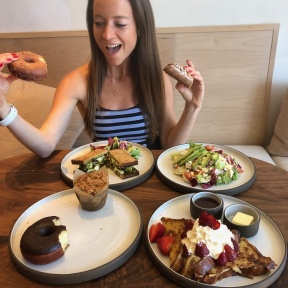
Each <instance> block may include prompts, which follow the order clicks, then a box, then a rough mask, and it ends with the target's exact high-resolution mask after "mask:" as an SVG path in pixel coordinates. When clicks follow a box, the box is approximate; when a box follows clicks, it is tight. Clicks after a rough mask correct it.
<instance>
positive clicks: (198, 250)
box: [195, 242, 210, 258]
mask: <svg viewBox="0 0 288 288" xmlns="http://www.w3.org/2000/svg"><path fill="white" fill-rule="evenodd" d="M209 253H210V251H209V249H208V248H207V246H206V244H205V243H203V242H199V243H197V244H196V247H195V255H196V256H198V257H201V258H203V257H205V256H208V255H209Z"/></svg>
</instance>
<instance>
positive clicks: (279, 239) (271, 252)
mask: <svg viewBox="0 0 288 288" xmlns="http://www.w3.org/2000/svg"><path fill="white" fill-rule="evenodd" d="M191 196H192V194H185V195H182V196H179V197H176V198H173V199H171V200H169V201H167V202H165V203H164V204H162V205H161V206H160V207H159V208H158V209H157V210H156V211H155V212H154V213H153V214H152V216H151V218H150V220H149V221H148V224H147V230H146V232H145V240H146V245H147V250H148V253H149V256H150V257H151V260H152V262H153V263H154V265H155V266H156V267H157V268H158V269H159V270H160V271H161V272H162V274H164V275H165V276H166V277H167V278H169V279H170V280H172V281H173V282H175V283H177V284H178V285H180V286H182V287H195V288H207V287H218V288H223V287H231V288H232V287H241V288H264V287H269V286H270V285H271V284H272V283H274V282H275V281H276V280H277V279H278V278H279V276H280V275H281V273H282V272H283V270H284V268H285V265H286V261H287V247H286V244H285V239H284V236H283V234H282V232H281V230H280V229H279V227H278V226H277V224H276V223H275V222H274V221H273V220H272V219H271V218H270V217H269V216H268V215H267V214H266V213H264V212H263V211H262V210H260V209H258V208H257V207H255V206H253V205H251V204H249V203H247V202H246V201H243V200H240V199H237V198H235V197H231V196H227V195H220V196H221V197H222V199H223V201H224V209H225V207H227V206H229V205H231V204H235V203H242V204H246V205H248V206H251V207H253V208H254V209H256V210H257V211H258V212H259V214H260V217H261V222H260V227H259V231H258V233H257V234H256V235H255V236H253V237H250V238H248V241H249V242H251V243H252V244H253V245H254V246H256V247H257V249H258V250H259V251H260V252H261V253H262V254H263V255H264V256H269V257H271V258H272V259H273V261H274V262H275V263H276V264H277V266H276V268H275V269H274V270H272V271H271V273H270V274H267V275H263V276H257V277H254V279H249V278H246V277H241V276H232V277H229V278H226V279H223V280H221V281H218V282H216V283H215V284H213V285H209V284H204V283H199V282H197V281H194V280H192V279H189V278H186V277H184V276H182V275H181V274H179V273H177V272H175V271H173V270H172V269H170V261H169V257H168V256H164V255H162V254H161V253H160V252H159V249H158V247H157V244H156V243H150V241H149V229H150V227H151V226H152V225H153V224H154V223H158V222H160V219H161V217H170V218H175V219H181V218H188V219H192V216H191V214H190V198H191ZM263 239H265V241H263ZM267 243H270V244H271V245H267Z"/></svg>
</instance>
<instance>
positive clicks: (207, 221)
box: [199, 211, 220, 230]
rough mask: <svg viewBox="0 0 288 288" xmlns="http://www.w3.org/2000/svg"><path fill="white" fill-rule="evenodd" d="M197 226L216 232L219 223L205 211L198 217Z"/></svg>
mask: <svg viewBox="0 0 288 288" xmlns="http://www.w3.org/2000/svg"><path fill="white" fill-rule="evenodd" d="M199 225H200V226H208V227H210V228H211V229H213V230H217V229H219V228H220V222H219V221H217V219H216V218H215V217H214V216H213V215H211V214H208V213H207V212H206V211H203V212H202V213H201V214H200V216H199Z"/></svg>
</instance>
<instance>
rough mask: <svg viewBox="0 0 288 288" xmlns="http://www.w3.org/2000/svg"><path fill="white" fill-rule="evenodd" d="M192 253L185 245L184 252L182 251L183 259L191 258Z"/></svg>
mask: <svg viewBox="0 0 288 288" xmlns="http://www.w3.org/2000/svg"><path fill="white" fill-rule="evenodd" d="M190 254H191V253H190V252H189V251H188V248H187V246H186V245H185V244H183V250H182V257H184V258H186V257H189V256H190Z"/></svg>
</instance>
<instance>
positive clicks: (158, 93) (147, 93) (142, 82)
mask: <svg viewBox="0 0 288 288" xmlns="http://www.w3.org/2000/svg"><path fill="white" fill-rule="evenodd" d="M128 1H129V2H130V5H131V7H132V11H133V15H134V19H135V22H136V28H137V31H138V39H137V44H136V47H135V49H134V51H133V52H132V55H131V61H132V63H131V67H132V77H133V86H134V93H135V95H136V97H137V102H138V106H139V108H140V109H141V110H142V112H143V113H144V115H145V116H146V125H147V127H149V137H148V139H147V140H148V142H149V143H153V142H154V141H155V139H156V137H157V135H158V133H159V129H160V123H161V122H162V119H163V114H164V112H163V111H164V110H163V107H164V105H165V92H164V84H163V77H162V68H161V63H160V56H159V52H158V46H157V40H156V33H155V22H154V16H153V11H152V7H151V4H150V1H149V0H128ZM93 3H94V0H88V5H87V11H86V21H87V28H88V32H89V38H90V46H91V61H90V63H89V71H88V79H87V109H86V114H85V125H86V129H87V131H88V133H89V135H90V136H91V138H92V139H93V138H94V131H93V119H94V117H95V111H96V109H97V108H98V107H99V105H98V99H99V96H100V93H101V90H102V84H103V81H104V77H105V75H106V71H107V67H106V59H105V57H104V55H103V53H102V51H101V50H100V48H99V47H98V45H97V44H96V41H95V38H94V33H93V25H94V18H93Z"/></svg>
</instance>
